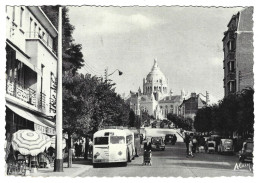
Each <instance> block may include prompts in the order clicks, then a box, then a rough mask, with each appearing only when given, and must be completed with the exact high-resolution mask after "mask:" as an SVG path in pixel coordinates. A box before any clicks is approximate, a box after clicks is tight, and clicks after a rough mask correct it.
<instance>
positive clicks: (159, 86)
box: [143, 60, 168, 100]
mask: <svg viewBox="0 0 260 183" xmlns="http://www.w3.org/2000/svg"><path fill="white" fill-rule="evenodd" d="M143 93H144V95H154V96H156V97H155V98H156V99H157V100H160V99H161V98H162V97H164V96H166V95H167V94H168V80H167V79H166V77H165V75H164V74H163V73H162V71H161V70H160V68H159V66H158V64H157V61H156V60H154V64H153V67H152V69H151V71H150V72H149V74H148V75H147V76H146V79H144V80H143Z"/></svg>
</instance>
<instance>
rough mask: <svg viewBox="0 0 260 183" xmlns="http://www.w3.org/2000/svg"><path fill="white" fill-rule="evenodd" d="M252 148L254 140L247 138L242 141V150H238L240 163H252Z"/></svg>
mask: <svg viewBox="0 0 260 183" xmlns="http://www.w3.org/2000/svg"><path fill="white" fill-rule="evenodd" d="M253 148H254V142H253V140H251V139H249V140H246V141H245V142H244V143H243V147H242V150H241V151H239V161H240V162H242V163H245V162H246V163H252V162H253Z"/></svg>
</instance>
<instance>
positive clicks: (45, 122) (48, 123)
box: [6, 103, 55, 128]
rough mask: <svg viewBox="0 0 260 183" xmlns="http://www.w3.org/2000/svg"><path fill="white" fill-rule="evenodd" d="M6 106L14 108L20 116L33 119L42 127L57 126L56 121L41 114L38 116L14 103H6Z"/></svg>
mask: <svg viewBox="0 0 260 183" xmlns="http://www.w3.org/2000/svg"><path fill="white" fill-rule="evenodd" d="M6 106H7V107H8V108H9V109H10V110H12V111H13V112H14V113H16V114H18V115H19V116H21V117H23V118H25V119H27V120H29V121H32V122H34V123H35V124H37V125H40V126H42V127H47V128H55V124H54V122H52V121H50V120H47V119H45V118H43V117H40V116H36V115H34V114H32V113H30V112H28V111H26V110H24V109H22V108H20V107H18V106H15V105H13V104H10V103H6Z"/></svg>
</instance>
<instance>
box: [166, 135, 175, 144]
mask: <svg viewBox="0 0 260 183" xmlns="http://www.w3.org/2000/svg"><path fill="white" fill-rule="evenodd" d="M176 140H177V137H176V135H175V134H166V135H165V141H164V142H165V144H172V145H174V144H175V143H176Z"/></svg>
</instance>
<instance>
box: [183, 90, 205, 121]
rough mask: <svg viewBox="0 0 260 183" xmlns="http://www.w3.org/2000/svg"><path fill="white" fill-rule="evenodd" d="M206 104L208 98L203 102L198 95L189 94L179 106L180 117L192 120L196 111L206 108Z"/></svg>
mask: <svg viewBox="0 0 260 183" xmlns="http://www.w3.org/2000/svg"><path fill="white" fill-rule="evenodd" d="M207 103H208V97H206V101H204V100H203V99H202V97H201V96H200V94H198V95H197V94H196V93H191V95H190V97H189V98H187V99H185V100H183V102H182V104H181V105H180V116H182V117H184V118H191V119H192V120H194V119H195V116H196V113H197V111H198V110H199V109H201V108H202V107H204V106H206V105H207Z"/></svg>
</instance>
